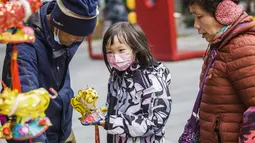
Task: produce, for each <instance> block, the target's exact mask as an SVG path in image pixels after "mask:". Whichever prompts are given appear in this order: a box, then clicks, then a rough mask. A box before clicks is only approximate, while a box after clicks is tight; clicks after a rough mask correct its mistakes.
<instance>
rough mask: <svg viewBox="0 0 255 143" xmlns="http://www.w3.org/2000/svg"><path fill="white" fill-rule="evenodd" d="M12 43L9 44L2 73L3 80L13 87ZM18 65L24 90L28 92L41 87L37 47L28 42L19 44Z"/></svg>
mask: <svg viewBox="0 0 255 143" xmlns="http://www.w3.org/2000/svg"><path fill="white" fill-rule="evenodd" d="M12 50H13V47H12V45H10V44H8V45H7V49H6V55H5V60H4V67H3V73H2V79H3V82H4V83H5V84H6V85H7V86H8V87H10V88H11V86H12V83H11V71H10V63H11V56H12ZM17 50H18V59H17V60H18V67H19V76H20V82H21V88H22V92H27V91H30V90H33V89H36V88H38V87H39V82H38V79H37V73H38V72H37V59H36V51H35V49H34V48H33V47H32V46H31V45H28V44H19V45H17Z"/></svg>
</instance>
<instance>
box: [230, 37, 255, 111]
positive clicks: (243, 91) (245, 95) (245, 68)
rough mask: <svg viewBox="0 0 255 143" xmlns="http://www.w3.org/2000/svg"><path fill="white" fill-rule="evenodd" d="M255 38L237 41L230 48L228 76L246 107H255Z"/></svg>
mask: <svg viewBox="0 0 255 143" xmlns="http://www.w3.org/2000/svg"><path fill="white" fill-rule="evenodd" d="M253 37H254V36H246V37H244V38H238V39H236V40H235V41H234V42H233V43H232V44H230V45H229V46H228V49H229V54H228V55H227V56H226V60H227V70H228V71H227V74H228V75H227V76H228V78H229V79H230V81H231V84H232V85H233V87H234V89H235V91H233V92H237V93H238V95H239V96H240V99H241V100H242V102H243V103H244V105H245V106H246V107H247V108H249V107H250V106H254V105H255V41H254V38H253Z"/></svg>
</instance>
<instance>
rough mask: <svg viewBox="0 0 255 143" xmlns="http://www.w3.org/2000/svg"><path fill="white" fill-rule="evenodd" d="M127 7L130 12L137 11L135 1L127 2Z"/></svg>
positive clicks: (128, 0)
mask: <svg viewBox="0 0 255 143" xmlns="http://www.w3.org/2000/svg"><path fill="white" fill-rule="evenodd" d="M126 5H127V8H128V9H129V10H134V9H135V0H127V1H126Z"/></svg>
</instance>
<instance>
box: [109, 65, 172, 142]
mask: <svg viewBox="0 0 255 143" xmlns="http://www.w3.org/2000/svg"><path fill="white" fill-rule="evenodd" d="M170 82H171V74H170V71H169V69H168V68H167V67H165V66H164V65H163V64H162V63H159V62H158V63H156V64H154V65H153V66H150V67H148V68H146V69H139V65H138V66H136V67H134V65H133V66H132V67H130V69H129V70H127V71H126V72H125V73H122V74H118V73H117V72H116V71H113V72H112V74H111V76H110V79H109V84H108V96H107V103H106V104H107V107H108V108H109V111H108V113H109V117H108V119H107V120H106V125H105V128H106V130H107V134H108V135H107V142H108V143H166V141H165V136H164V135H165V124H166V122H167V120H168V117H169V115H170V111H171V103H172V100H171V96H170V91H169V85H170Z"/></svg>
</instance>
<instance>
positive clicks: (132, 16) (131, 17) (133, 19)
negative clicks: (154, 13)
mask: <svg viewBox="0 0 255 143" xmlns="http://www.w3.org/2000/svg"><path fill="white" fill-rule="evenodd" d="M128 21H129V22H130V23H136V13H135V12H133V11H132V12H129V14H128Z"/></svg>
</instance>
